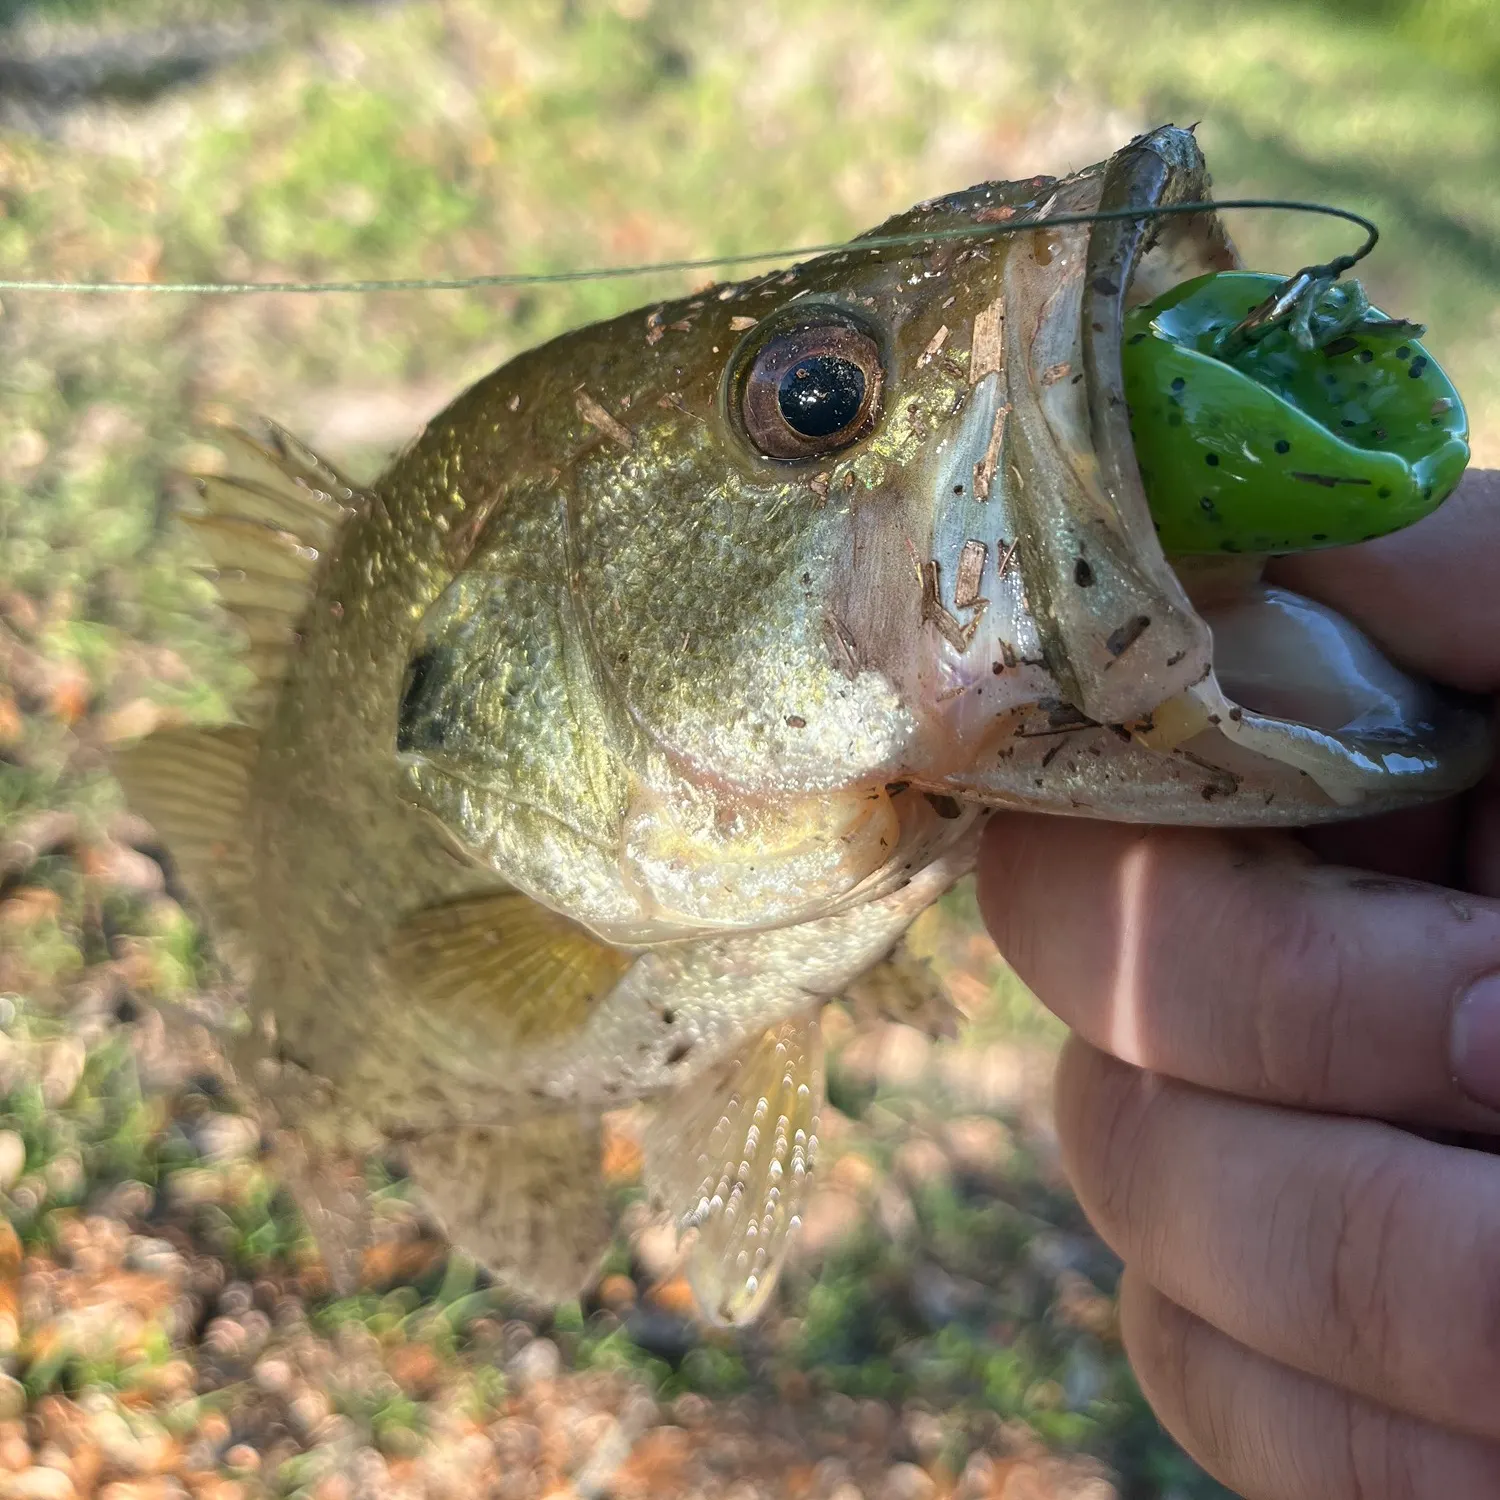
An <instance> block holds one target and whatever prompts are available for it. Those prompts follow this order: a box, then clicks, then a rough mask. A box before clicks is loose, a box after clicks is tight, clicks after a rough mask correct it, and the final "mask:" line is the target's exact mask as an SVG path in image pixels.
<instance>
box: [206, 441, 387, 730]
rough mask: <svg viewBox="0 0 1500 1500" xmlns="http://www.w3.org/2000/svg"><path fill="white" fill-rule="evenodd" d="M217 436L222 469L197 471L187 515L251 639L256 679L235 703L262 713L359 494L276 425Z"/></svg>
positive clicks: (224, 597) (227, 602)
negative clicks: (194, 503)
mask: <svg viewBox="0 0 1500 1500" xmlns="http://www.w3.org/2000/svg"><path fill="white" fill-rule="evenodd" d="M217 440H218V443H219V446H220V448H221V449H222V451H223V453H224V457H225V461H226V469H225V471H224V472H223V473H221V474H197V475H193V476H191V477H192V478H194V479H195V481H196V483H197V488H198V493H199V496H200V497H201V501H202V503H201V506H200V508H198V509H197V510H194V511H184V512H183V513H182V517H181V519H182V520H183V522H184V523H185V524H186V525H187V526H188V527H189V528H190V529H191V530H192V532H193V533H194V535H195V536H196V537H197V539H198V542H199V544H200V545H201V546H202V547H203V549H204V550H205V551H206V552H207V554H208V556H209V558H210V560H211V561H212V564H213V566H212V569H211V570H210V572H209V576H210V577H211V578H212V579H213V581H214V584H215V586H216V588H217V591H218V595H219V600H220V603H221V604H223V606H224V607H225V609H227V610H228V611H229V612H230V613H231V614H232V615H234V616H235V617H236V619H238V621H239V622H240V625H241V626H242V627H243V628H244V631H245V633H246V635H247V636H248V637H249V640H250V650H249V652H248V654H247V655H246V657H245V658H244V664H245V665H246V666H248V667H249V668H250V670H251V672H252V673H253V674H254V677H255V685H254V687H253V688H252V689H251V690H250V692H249V693H248V694H247V695H246V696H245V699H244V701H243V702H242V703H240V704H239V705H237V706H238V707H239V709H240V710H241V712H243V713H244V714H245V716H246V717H247V718H248V719H251V720H252V721H254V720H256V719H259V718H260V717H262V716H263V715H264V714H265V713H266V712H267V711H268V709H269V707H270V705H271V703H272V702H273V701H274V699H275V693H276V688H277V686H278V685H279V684H280V682H281V680H282V678H283V677H284V676H285V675H286V668H287V662H288V659H289V656H290V653H291V649H292V647H293V645H295V643H296V640H297V627H298V625H299V624H300V623H301V621H302V617H303V615H304V614H305V613H306V611H307V604H308V600H309V599H310V598H311V597H312V592H313V589H314V587H315V583H316V578H317V572H318V566H319V564H320V562H321V560H322V558H323V557H324V555H325V554H326V553H327V551H328V549H329V548H330V547H331V546H332V545H333V542H334V539H335V538H336V537H337V536H338V533H339V531H340V529H341V528H342V526H343V524H344V522H345V521H346V520H347V519H348V518H349V516H350V515H351V514H353V512H354V511H355V510H356V509H357V508H358V504H359V501H360V498H361V497H360V495H359V493H358V492H357V491H356V490H355V488H354V486H353V485H352V484H351V483H350V482H349V481H348V480H347V479H346V478H344V476H343V475H341V474H340V473H339V472H338V471H337V470H336V469H334V468H333V467H332V465H330V464H328V463H325V462H324V461H323V460H322V459H321V458H319V457H318V455H317V454H315V453H314V452H313V451H312V450H311V449H310V448H307V447H306V446H305V445H303V444H302V443H299V442H298V441H297V440H296V439H295V438H294V437H292V435H291V434H290V433H288V432H286V431H284V430H283V429H282V428H280V427H277V426H275V425H274V424H267V428H266V441H265V442H259V441H257V440H256V439H255V438H254V437H252V436H251V435H250V434H249V433H247V432H243V431H241V430H240V429H239V428H235V427H225V428H221V429H220V430H219V432H218V434H217Z"/></svg>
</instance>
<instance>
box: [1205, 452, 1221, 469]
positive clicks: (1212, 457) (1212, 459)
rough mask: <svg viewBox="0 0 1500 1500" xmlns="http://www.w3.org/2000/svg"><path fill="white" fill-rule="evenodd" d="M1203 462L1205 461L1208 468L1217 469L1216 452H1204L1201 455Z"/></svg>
mask: <svg viewBox="0 0 1500 1500" xmlns="http://www.w3.org/2000/svg"><path fill="white" fill-rule="evenodd" d="M1203 462H1204V463H1206V464H1207V465H1208V466H1209V468H1210V469H1217V468H1218V467H1219V455H1218V454H1217V453H1205V454H1204V455H1203Z"/></svg>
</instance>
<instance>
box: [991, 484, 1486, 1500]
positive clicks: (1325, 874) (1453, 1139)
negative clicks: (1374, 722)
mask: <svg viewBox="0 0 1500 1500" xmlns="http://www.w3.org/2000/svg"><path fill="white" fill-rule="evenodd" d="M1497 572H1500V473H1495V472H1491V473H1478V474H1472V475H1470V476H1468V477H1467V478H1466V479H1465V481H1464V483H1463V485H1461V486H1460V489H1459V491H1458V492H1457V493H1456V494H1455V495H1454V496H1453V497H1452V498H1451V499H1450V500H1449V501H1448V503H1447V504H1446V505H1444V506H1443V507H1442V508H1441V509H1440V510H1438V511H1437V512H1436V513H1435V514H1434V515H1432V516H1430V517H1428V518H1427V519H1426V520H1424V521H1423V522H1421V523H1420V524H1419V525H1418V526H1415V527H1413V528H1411V529H1410V530H1408V531H1405V532H1401V533H1399V534H1397V535H1395V536H1392V537H1389V538H1385V539H1383V540H1381V541H1378V542H1374V543H1370V544H1367V545H1366V546H1363V547H1360V548H1356V549H1350V550H1348V551H1339V552H1330V553H1323V554H1309V555H1305V556H1302V557H1298V558H1295V559H1287V560H1286V561H1284V562H1283V563H1282V564H1281V565H1280V566H1279V569H1278V573H1277V578H1278V581H1280V582H1283V583H1285V584H1286V586H1287V587H1290V588H1293V589H1296V590H1297V591H1299V592H1301V593H1305V594H1308V595H1312V596H1314V597H1317V598H1320V599H1323V600H1324V601H1325V602H1327V603H1329V604H1332V605H1333V606H1335V607H1336V608H1338V609H1340V610H1341V611H1343V612H1344V613H1345V614H1346V615H1348V616H1350V617H1351V618H1353V619H1355V620H1356V621H1357V622H1358V623H1359V624H1361V625H1362V626H1363V627H1364V628H1365V629H1366V630H1367V631H1369V632H1370V634H1372V635H1374V636H1375V637H1376V638H1378V639H1380V640H1381V641H1382V643H1383V644H1384V645H1385V646H1386V648H1387V649H1388V650H1390V651H1391V652H1392V653H1393V654H1394V655H1396V656H1397V657H1398V659H1400V660H1402V661H1404V662H1405V663H1406V664H1407V665H1409V666H1411V667H1413V668H1415V669H1418V670H1420V671H1422V672H1424V673H1426V674H1427V675H1429V676H1431V677H1434V678H1437V679H1439V680H1442V681H1446V682H1448V683H1451V684H1452V685H1454V686H1456V687H1460V688H1463V689H1466V690H1468V691H1472V692H1476V693H1486V694H1493V693H1495V692H1496V691H1497V690H1500V582H1497V577H1496V575H1497ZM1334 861H1338V862H1334ZM1351 866H1358V867H1360V868H1352V867H1351ZM1372 872H1375V873H1372ZM1419 882H1431V883H1427V884H1424V883H1419ZM979 891H980V902H981V906H982V908H983V911H984V914H985V920H986V922H987V923H988V925H989V928H990V931H991V933H992V934H993V935H994V937H995V940H996V941H997V943H998V944H999V946H1000V949H1001V951H1002V952H1003V953H1004V954H1005V956H1006V957H1007V959H1008V960H1009V961H1010V962H1011V964H1012V965H1013V966H1014V967H1015V969H1016V970H1017V972H1018V973H1019V974H1020V976H1021V977H1022V979H1024V980H1025V981H1026V982H1027V983H1028V984H1029V985H1030V986H1031V987H1032V988H1033V990H1034V991H1035V992H1036V993H1037V995H1038V996H1039V997H1040V998H1041V999H1042V1001H1043V1002H1044V1003H1045V1004H1046V1005H1047V1006H1048V1007H1049V1008H1050V1009H1052V1010H1053V1011H1055V1012H1056V1013H1057V1014H1058V1015H1059V1016H1060V1017H1061V1018H1062V1019H1063V1020H1064V1021H1065V1022H1066V1023H1067V1024H1068V1025H1069V1026H1070V1027H1071V1028H1072V1029H1073V1031H1074V1032H1075V1033H1076V1034H1075V1036H1074V1037H1073V1038H1071V1039H1070V1041H1069V1042H1068V1045H1067V1046H1066V1048H1065V1049H1064V1052H1063V1057H1062V1061H1061V1064H1060V1066H1059V1071H1058V1079H1057V1126H1058V1132H1059V1136H1060V1138H1061V1142H1062V1148H1063V1154H1064V1162H1065V1165H1066V1168H1067V1171H1068V1174H1069V1176H1070V1178H1071V1179H1072V1181H1073V1184H1074V1187H1075V1189H1076V1191H1077V1193H1078V1196H1079V1199H1080V1201H1081V1203H1082V1204H1083V1206H1084V1208H1085V1210H1086V1211H1087V1213H1088V1215H1089V1217H1090V1219H1091V1220H1092V1221H1093V1222H1094V1224H1095V1225H1096V1226H1097V1228H1098V1229H1099V1232H1100V1233H1101V1234H1102V1235H1103V1237H1104V1238H1105V1239H1106V1240H1107V1241H1108V1242H1109V1244H1110V1245H1111V1246H1112V1247H1113V1248H1114V1249H1115V1250H1116V1252H1117V1253H1118V1254H1119V1255H1120V1257H1121V1258H1122V1259H1123V1260H1124V1262H1125V1276H1124V1280H1123V1282H1122V1285H1121V1306H1120V1317H1121V1328H1122V1333H1123V1337H1124V1341H1125V1346H1126V1349H1127V1352H1128V1353H1129V1355H1130V1359H1131V1362H1132V1364H1133V1365H1134V1367H1135V1369H1136V1372H1137V1375H1138V1376H1139V1379H1140V1382H1141V1385H1142V1388H1143V1389H1144V1391H1145V1393H1146V1395H1147V1397H1148V1399H1149V1400H1150V1402H1151V1404H1152V1406H1153V1407H1154V1408H1155V1409H1156V1411H1157V1413H1158V1415H1159V1416H1160V1418H1161V1420H1162V1422H1163V1424H1164V1425H1165V1426H1166V1427H1167V1428H1168V1430H1169V1431H1170V1432H1171V1433H1172V1434H1173V1436H1174V1437H1176V1438H1177V1440H1178V1441H1179V1442H1180V1443H1181V1444H1182V1445H1183V1447H1184V1448H1186V1449H1187V1450H1188V1452H1189V1453H1191V1454H1192V1455H1193V1456H1194V1457H1195V1458H1196V1459H1197V1460H1198V1461H1199V1462H1200V1463H1201V1464H1203V1466H1204V1467H1205V1468H1207V1469H1208V1470H1209V1471H1210V1472H1211V1473H1213V1474H1214V1475H1215V1476H1217V1477H1218V1478H1219V1479H1221V1480H1223V1482H1224V1483H1226V1484H1228V1485H1230V1486H1231V1487H1233V1488H1235V1489H1237V1490H1238V1491H1240V1492H1241V1493H1242V1494H1244V1495H1245V1496H1247V1497H1249V1500H1343V1497H1346V1496H1347V1497H1359V1500H1417V1497H1421V1500H1494V1497H1496V1496H1500V774H1496V775H1492V776H1491V778H1490V781H1489V782H1488V783H1487V784H1486V785H1485V786H1483V787H1481V788H1479V789H1478V790H1477V791H1476V792H1474V793H1472V794H1470V796H1469V797H1467V798H1464V799H1461V800H1460V801H1458V802H1454V803H1450V804H1447V805H1445V806H1442V807H1438V808H1428V809H1422V810H1418V811H1413V812H1407V813H1403V814H1399V815H1395V816H1393V817H1388V818H1382V819H1373V820H1370V821H1368V822H1366V823H1360V824H1350V825H1344V826H1342V827H1336V828H1331V829H1326V830H1321V831H1319V832H1317V833H1316V834H1312V833H1309V834H1307V835H1304V836H1303V837H1301V838H1294V837H1292V836H1290V835H1287V834H1272V833H1246V832H1210V831H1206V830H1188V829H1179V830H1162V829H1141V828H1136V827H1129V826H1123V825H1113V824H1107V823H1098V822H1092V821H1084V820H1073V819H1063V818H1051V817H1042V816H1027V815H1021V814H1002V815H998V816H997V817H996V818H995V819H994V820H993V822H992V824H991V826H990V828H989V830H988V833H987V835H986V842H985V845H984V850H983V853H982V855H981V859H980V866H979ZM1486 976H1488V979H1486Z"/></svg>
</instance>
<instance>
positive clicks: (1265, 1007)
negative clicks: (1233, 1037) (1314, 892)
mask: <svg viewBox="0 0 1500 1500" xmlns="http://www.w3.org/2000/svg"><path fill="white" fill-rule="evenodd" d="M1297 896H1298V893H1297V892H1296V891H1295V889H1294V890H1290V891H1287V892H1286V893H1285V894H1283V895H1282V896H1281V898H1280V899H1278V900H1276V901H1274V902H1270V903H1267V904H1266V907H1265V909H1264V910H1263V913H1262V922H1261V930H1260V932H1259V933H1258V934H1257V935H1256V939H1255V945H1254V947H1253V949H1252V950H1251V952H1250V954H1249V956H1248V958H1247V963H1248V964H1249V965H1250V966H1251V969H1252V972H1251V975H1250V976H1249V977H1250V985H1249V990H1250V995H1251V1022H1252V1030H1251V1036H1250V1042H1251V1045H1252V1046H1253V1048H1254V1058H1253V1063H1254V1067H1255V1072H1256V1083H1257V1086H1258V1088H1259V1090H1260V1092H1262V1093H1263V1094H1264V1095H1266V1096H1269V1097H1272V1098H1276V1099H1281V1100H1284V1101H1286V1102H1287V1103H1291V1104H1296V1105H1315V1104H1318V1103H1320V1102H1322V1101H1325V1100H1326V1099H1327V1098H1328V1097H1329V1095H1330V1093H1331V1092H1332V1091H1333V1090H1334V1089H1335V1087H1336V1074H1337V1067H1338V1053H1339V1046H1340V1042H1341V1040H1342V1038H1343V1037H1345V1036H1346V1035H1347V1020H1348V1015H1349V1010H1350V1006H1351V1002H1354V1001H1356V1000H1357V995H1356V993H1355V992H1356V991H1357V990H1358V989H1359V984H1358V980H1357V976H1355V975H1354V974H1353V973H1352V972H1351V970H1352V965H1351V963H1350V955H1349V953H1348V950H1347V947H1346V945H1345V943H1344V941H1343V940H1342V938H1341V936H1340V934H1339V933H1338V932H1337V931H1336V930H1334V929H1332V928H1330V927H1329V925H1328V924H1327V923H1325V922H1324V920H1323V917H1322V912H1321V909H1320V907H1319V905H1318V903H1316V902H1310V901H1305V900H1301V899H1297Z"/></svg>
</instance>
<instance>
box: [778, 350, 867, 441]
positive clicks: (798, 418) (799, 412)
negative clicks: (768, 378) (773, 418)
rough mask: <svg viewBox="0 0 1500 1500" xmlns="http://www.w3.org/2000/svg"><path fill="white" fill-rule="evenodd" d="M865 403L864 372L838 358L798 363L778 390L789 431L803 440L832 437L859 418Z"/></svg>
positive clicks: (812, 357) (824, 356)
mask: <svg viewBox="0 0 1500 1500" xmlns="http://www.w3.org/2000/svg"><path fill="white" fill-rule="evenodd" d="M864 399H865V372H864V371H863V370H861V369H860V367H859V366H858V365H857V364H855V363H854V361H853V360H848V359H840V358H839V356H838V355H836V354H812V355H809V356H808V357H807V358H806V359H801V360H798V361H797V363H796V364H794V365H793V366H792V367H791V369H789V370H788V371H787V372H786V374H785V375H783V376H782V377H781V384H780V385H779V386H778V387H777V389H776V404H777V406H778V407H779V408H780V410H781V415H782V417H783V419H784V420H785V421H786V424H787V426H788V427H790V428H791V429H792V431H793V432H797V433H800V434H801V435H802V436H803V437H810V438H819V437H830V436H832V435H833V434H834V433H835V432H841V431H842V430H843V429H844V428H845V427H847V426H848V425H849V424H850V423H851V422H853V421H854V419H855V418H856V417H858V416H859V411H860V407H861V406H862V405H863V404H864Z"/></svg>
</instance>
